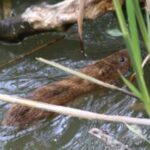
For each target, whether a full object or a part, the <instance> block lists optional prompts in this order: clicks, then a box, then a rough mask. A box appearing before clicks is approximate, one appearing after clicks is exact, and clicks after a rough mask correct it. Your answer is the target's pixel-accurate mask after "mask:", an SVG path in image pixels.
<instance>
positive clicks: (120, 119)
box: [0, 94, 150, 126]
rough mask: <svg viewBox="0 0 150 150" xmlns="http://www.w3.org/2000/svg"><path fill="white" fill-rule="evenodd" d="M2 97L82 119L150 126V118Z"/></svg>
mask: <svg viewBox="0 0 150 150" xmlns="http://www.w3.org/2000/svg"><path fill="white" fill-rule="evenodd" d="M0 99H1V100H3V101H5V102H10V103H17V104H21V105H24V106H28V107H33V108H39V109H42V110H46V111H51V112H55V113H58V114H63V115H69V116H72V117H78V118H82V119H88V120H101V121H102V120H103V121H109V122H117V123H126V124H139V125H147V126H150V119H146V118H134V117H126V116H115V115H105V114H98V113H94V112H89V111H84V110H79V109H75V108H69V107H65V106H58V105H53V104H48V103H43V102H37V101H34V100H29V99H25V98H18V97H14V96H11V95H5V94H0Z"/></svg>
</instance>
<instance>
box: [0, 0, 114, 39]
mask: <svg viewBox="0 0 150 150" xmlns="http://www.w3.org/2000/svg"><path fill="white" fill-rule="evenodd" d="M110 10H113V4H112V0H86V2H85V15H84V19H95V18H96V17H97V16H100V15H103V14H105V13H106V12H108V11H110ZM78 11H79V1H78V0H65V1H62V2H59V3H57V4H53V5H49V4H46V3H43V4H40V5H35V6H31V7H29V8H27V9H26V10H25V12H24V13H23V14H21V15H20V16H16V17H11V18H9V19H5V20H1V21H0V39H1V40H8V41H14V40H19V39H21V38H23V37H24V36H26V35H31V34H34V33H38V32H43V31H50V30H57V31H60V30H65V29H66V28H67V27H68V26H69V25H71V24H73V23H75V22H77V17H78V15H77V14H78Z"/></svg>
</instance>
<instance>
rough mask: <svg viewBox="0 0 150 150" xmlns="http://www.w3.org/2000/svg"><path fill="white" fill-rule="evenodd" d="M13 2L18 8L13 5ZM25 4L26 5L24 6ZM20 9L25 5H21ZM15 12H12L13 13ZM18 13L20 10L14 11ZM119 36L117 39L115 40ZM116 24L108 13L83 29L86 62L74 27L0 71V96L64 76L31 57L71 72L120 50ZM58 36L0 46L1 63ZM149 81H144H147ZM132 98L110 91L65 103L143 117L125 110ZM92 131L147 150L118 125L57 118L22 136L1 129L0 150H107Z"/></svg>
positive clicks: (0, 109)
mask: <svg viewBox="0 0 150 150" xmlns="http://www.w3.org/2000/svg"><path fill="white" fill-rule="evenodd" d="M14 3H19V4H21V1H19V0H17V1H15V2H14ZM24 3H25V2H24ZM22 6H24V7H25V6H26V3H25V4H24V5H23V4H22ZM16 11H17V10H16ZM18 11H19V10H18ZM116 32H117V33H118V36H114V35H116ZM119 34H120V33H119V29H118V24H117V20H116V18H115V15H114V14H113V13H108V14H106V15H104V16H103V17H101V18H98V19H96V20H95V21H94V22H87V23H86V24H85V33H84V39H85V47H86V52H87V54H88V58H86V59H85V58H83V56H82V55H81V54H80V47H79V40H78V38H77V34H76V26H73V27H72V28H71V29H70V30H69V31H68V33H67V35H66V38H65V39H64V40H62V41H59V42H57V43H56V44H54V45H52V46H49V47H47V48H44V49H42V50H41V51H40V52H37V53H34V54H33V55H31V56H30V57H26V58H25V59H23V60H21V61H18V62H16V63H14V64H11V65H9V66H7V67H5V68H4V69H1V70H0V92H1V93H5V94H10V95H17V96H26V95H27V94H28V93H30V92H31V91H32V90H34V89H36V88H37V87H39V86H41V85H44V84H47V83H51V82H55V81H57V80H61V79H62V78H64V77H65V76H66V73H64V72H62V71H60V70H57V69H54V68H52V67H49V66H47V65H44V64H42V63H39V62H37V61H36V60H35V57H39V56H40V57H44V58H47V59H50V60H55V61H57V62H59V63H61V64H64V65H65V66H68V67H71V68H80V67H82V66H85V65H86V64H87V63H88V62H90V61H91V60H94V59H98V58H102V57H105V56H106V55H108V54H110V53H113V52H114V51H115V50H118V49H121V48H124V42H123V40H122V38H121V37H120V35H119ZM56 36H58V35H55V36H54V35H53V36H52V35H51V34H50V33H44V34H40V35H35V36H32V37H28V38H26V39H24V40H23V41H22V42H20V43H14V44H8V43H3V42H1V43H0V53H1V55H0V63H4V62H7V61H8V60H9V59H12V58H14V57H15V56H18V55H20V54H22V53H25V52H27V51H29V50H31V49H32V48H33V47H36V46H39V45H41V44H42V43H45V42H47V41H49V40H50V39H53V38H54V37H56ZM147 78H148V77H147ZM135 101H136V100H135V99H132V98H130V97H128V96H125V95H122V94H120V93H118V92H114V91H110V90H106V89H105V90H101V91H99V92H96V93H93V94H89V95H86V96H82V97H80V98H78V99H76V100H75V101H74V102H73V103H71V104H69V105H71V106H72V107H76V108H80V109H83V110H90V111H93V112H98V113H107V114H114V115H126V116H137V117H142V116H143V115H144V112H142V111H139V112H136V111H133V110H132V109H131V108H130V106H131V105H132V104H133V103H135ZM9 107H10V104H7V103H5V102H0V119H2V118H3V116H4V114H5V112H6V111H7V110H8V108H9ZM93 127H97V128H100V129H102V130H103V131H105V132H107V133H108V134H109V135H111V136H113V137H115V138H116V139H119V140H120V141H121V142H123V143H124V144H127V145H129V147H131V148H132V149H133V150H147V149H149V145H148V144H147V143H146V142H144V141H143V140H141V139H140V138H139V137H137V136H135V135H134V134H132V133H131V132H130V131H129V130H128V129H127V128H126V127H125V126H124V125H123V124H112V123H104V122H101V121H96V120H94V121H87V120H82V119H78V118H71V117H69V116H63V115H59V116H56V117H54V118H50V119H48V120H44V121H41V122H38V123H37V124H36V125H33V126H32V127H29V128H27V129H25V130H22V131H17V130H15V129H14V128H4V127H0V149H4V150H20V149H24V150H28V149H30V150H35V149H36V150H41V149H44V150H49V149H51V150H55V149H56V150H57V149H58V150H79V149H80V150H105V149H107V150H108V149H111V148H109V147H108V146H107V145H106V144H105V143H103V142H101V141H99V140H98V139H96V138H95V137H93V136H92V135H90V134H89V133H88V131H89V130H90V129H91V128H93ZM141 129H142V133H143V134H144V135H145V136H146V137H147V138H148V139H150V130H149V127H145V126H142V127H141Z"/></svg>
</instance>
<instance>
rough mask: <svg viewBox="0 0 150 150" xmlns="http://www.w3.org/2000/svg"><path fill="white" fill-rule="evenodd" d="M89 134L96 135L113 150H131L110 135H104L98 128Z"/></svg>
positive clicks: (91, 130)
mask: <svg viewBox="0 0 150 150" xmlns="http://www.w3.org/2000/svg"><path fill="white" fill-rule="evenodd" d="M89 133H90V134H91V135H94V136H95V137H97V138H98V139H100V140H101V141H103V142H104V143H105V144H106V145H108V146H109V147H111V148H113V149H116V150H117V149H118V150H131V148H129V147H128V145H124V144H123V143H122V142H120V141H118V140H116V139H115V138H113V137H111V136H110V135H108V134H106V133H104V132H103V131H102V130H100V129H97V128H92V129H90V131H89Z"/></svg>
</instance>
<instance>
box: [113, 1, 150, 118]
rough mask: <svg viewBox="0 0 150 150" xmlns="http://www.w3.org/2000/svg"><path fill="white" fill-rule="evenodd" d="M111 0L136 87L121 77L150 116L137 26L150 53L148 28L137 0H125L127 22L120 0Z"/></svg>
mask: <svg viewBox="0 0 150 150" xmlns="http://www.w3.org/2000/svg"><path fill="white" fill-rule="evenodd" d="M113 1H114V6H115V9H116V13H117V17H118V20H119V23H120V28H121V30H122V33H123V37H124V40H125V44H126V46H127V48H128V52H129V55H130V58H131V62H132V66H133V70H134V71H135V73H136V80H137V85H138V87H136V86H135V85H133V84H132V83H131V82H130V81H128V80H127V79H125V78H124V77H122V78H123V80H124V82H125V83H126V85H127V86H128V87H129V89H130V90H131V91H132V92H134V94H135V95H136V96H137V97H138V98H139V99H140V100H141V101H142V102H143V103H144V105H145V109H146V111H147V113H148V115H149V116H150V96H149V93H148V89H147V87H146V83H145V80H144V72H143V68H142V56H141V48H140V44H139V33H138V27H139V30H140V33H141V35H142V37H143V40H144V43H145V46H146V48H147V51H148V53H149V54H150V42H149V41H150V40H149V35H150V34H149V33H150V29H149V28H147V27H146V25H145V22H144V19H143V16H142V13H141V9H140V5H139V1H138V0H133V1H132V0H126V1H125V3H126V11H127V17H128V22H127V21H126V20H125V16H124V14H123V11H122V7H121V3H120V0H113ZM146 13H147V25H149V24H150V22H149V14H148V12H146Z"/></svg>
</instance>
